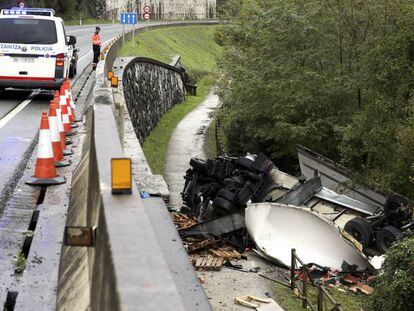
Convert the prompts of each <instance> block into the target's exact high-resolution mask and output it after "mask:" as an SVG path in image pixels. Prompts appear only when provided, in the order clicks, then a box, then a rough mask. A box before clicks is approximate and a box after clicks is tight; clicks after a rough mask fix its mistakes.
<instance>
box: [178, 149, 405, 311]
mask: <svg viewBox="0 0 414 311" xmlns="http://www.w3.org/2000/svg"><path fill="white" fill-rule="evenodd" d="M305 151H306V150H305ZM305 151H303V150H302V151H300V152H299V157H300V159H301V169H302V173H303V174H304V175H302V176H300V177H299V178H296V177H294V176H291V175H288V174H286V173H284V172H281V171H279V170H278V169H277V168H275V166H274V164H273V163H272V161H271V160H270V159H269V158H268V157H266V156H265V155H263V154H259V155H257V156H256V155H250V154H248V155H247V156H245V157H227V156H226V157H217V158H215V159H209V160H206V161H204V160H200V159H197V158H193V159H191V161H190V166H191V168H190V169H189V170H188V171H187V172H186V175H185V177H184V178H185V186H184V189H183V192H182V193H181V195H182V199H183V202H184V206H183V207H182V209H181V213H177V212H175V213H173V214H172V217H173V220H174V223H175V225H176V227H177V230H178V232H179V234H180V237H181V239H182V240H183V243H184V246H185V248H186V250H187V252H188V254H189V257H190V259H191V261H192V263H193V265H194V266H195V269H196V270H202V271H219V270H220V269H221V268H222V267H223V266H226V267H227V268H229V269H236V270H238V271H241V272H244V273H251V274H258V275H259V276H261V277H264V278H267V279H269V280H271V281H274V282H279V283H280V284H282V285H285V286H288V287H290V286H291V285H292V282H293V283H295V282H296V283H300V282H299V281H301V280H302V283H303V284H302V286H303V288H302V289H305V288H306V286H305V284H308V283H310V284H312V285H314V286H318V288H319V290H320V289H321V288H323V290H324V291H325V294H324V295H327V296H329V294H328V293H327V292H326V288H334V287H336V288H337V289H338V290H340V291H341V292H342V291H348V290H349V291H355V292H362V293H365V294H371V293H372V291H373V288H372V287H371V281H372V279H373V278H375V276H373V273H371V271H373V272H375V269H379V268H380V267H381V264H382V262H383V259H384V257H383V256H381V254H382V253H384V252H385V251H386V250H387V249H388V248H389V247H390V246H391V244H392V243H394V242H395V241H397V240H398V239H400V238H402V237H403V236H404V234H406V232H409V231H410V230H409V229H410V227H413V221H412V214H413V213H412V208H409V209H404V208H403V207H405V206H407V205H410V206H411V203H410V202H408V200H404V198H403V197H401V196H398V195H396V196H392V197H391V196H389V195H387V196H386V195H384V194H383V193H380V192H377V191H376V190H375V189H371V188H369V189H365V188H364V189H362V188H356V189H353V188H352V187H351V186H350V185H347V184H346V183H342V182H343V181H344V182H346V181H348V180H349V178H348V179H346V178H345V177H346V176H345V175H344V174H342V173H341V170H339V171H338V174H337V175H335V174H336V173H335V172H336V171H335V169H333V168H335V167H334V166H333V165H332V163H330V162H329V161H328V162H326V161H325V163H323V159H322V160H321V158H319V157H313V158H312V157H309V154H306V152H305ZM304 159H305V160H304ZM309 159H310V160H309ZM325 160H326V159H325ZM312 161H313V162H312ZM318 161H319V162H318ZM305 162H306V163H305ZM304 163H305V164H306V165H305V164H304ZM315 163H316V164H315ZM321 163H322V164H321ZM326 163H328V164H326ZM327 167H328V169H326V168H327ZM310 168H312V169H310ZM313 168H320V169H321V170H322V171H323V174H322V175H320V174H319V171H318V169H313ZM331 175H332V176H331ZM331 177H332V182H333V184H329V183H328V182H327V180H328V179H329V178H331ZM361 191H362V192H361ZM360 192H361V193H363V194H364V195H367V196H368V198H367V199H366V200H365V199H362V198H361V196H360ZM378 198H380V199H379V200H378ZM254 246H256V249H254V251H255V252H257V253H258V254H260V255H261V256H262V257H264V258H266V259H268V260H270V261H271V262H274V263H276V264H278V265H282V266H284V267H289V266H290V265H291V262H292V261H291V250H292V249H296V250H297V252H298V253H299V254H300V256H301V258H302V259H303V262H301V264H302V267H299V268H298V267H297V266H296V267H294V268H293V269H292V272H291V273H292V274H291V277H292V279H288V278H285V279H283V278H282V277H280V278H279V280H274V279H272V278H270V277H268V276H265V275H261V274H260V273H259V271H260V268H258V267H257V268H256V267H253V268H250V266H249V267H245V269H243V265H241V264H239V262H238V261H239V260H247V257H246V256H244V255H243V252H244V251H245V250H246V249H247V248H249V249H251V247H254ZM304 267H306V269H305V268H304ZM249 268H250V269H249ZM303 271H306V273H305V275H304V272H303ZM286 281H288V282H286ZM200 282H201V283H203V282H204V279H202V278H200ZM295 291H296V292H297V295H298V297H301V294H300V290H299V289H298V288H296V287H295ZM267 296H268V297H269V298H270V296H269V295H267ZM330 299H331V298H330ZM234 302H235V303H236V304H242V305H244V306H248V307H250V308H254V309H256V310H282V309H281V308H280V307H279V306H278V305H277V304H276V303H274V301H273V300H272V299H267V298H266V299H261V298H257V297H254V296H245V297H238V298H235V299H234ZM273 303H274V304H273Z"/></svg>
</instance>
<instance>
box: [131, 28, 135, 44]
mask: <svg viewBox="0 0 414 311" xmlns="http://www.w3.org/2000/svg"><path fill="white" fill-rule="evenodd" d="M132 47H135V25H134V24H132Z"/></svg>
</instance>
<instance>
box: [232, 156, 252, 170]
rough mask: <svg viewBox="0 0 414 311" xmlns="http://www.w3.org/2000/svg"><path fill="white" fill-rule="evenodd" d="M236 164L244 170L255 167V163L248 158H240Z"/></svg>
mask: <svg viewBox="0 0 414 311" xmlns="http://www.w3.org/2000/svg"><path fill="white" fill-rule="evenodd" d="M235 164H236V165H238V166H241V167H242V168H244V169H247V170H251V169H252V167H253V164H254V161H252V160H250V159H248V158H245V157H239V158H238V159H237V160H236V161H235Z"/></svg>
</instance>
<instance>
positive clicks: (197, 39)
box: [119, 26, 221, 174]
mask: <svg viewBox="0 0 414 311" xmlns="http://www.w3.org/2000/svg"><path fill="white" fill-rule="evenodd" d="M216 28H217V26H184V27H171V28H170V27H169V28H160V29H154V30H149V31H145V32H143V33H141V34H139V35H138V36H137V37H136V38H135V40H136V44H135V47H134V48H133V47H132V41H129V42H125V45H124V46H123V48H122V49H121V51H120V53H119V54H120V55H121V56H145V57H149V58H153V59H157V60H160V61H163V62H166V63H170V62H171V58H172V57H173V56H174V55H181V63H182V64H183V65H184V66H185V68H186V69H187V71H189V72H190V73H192V74H193V75H195V76H198V77H199V80H198V82H197V84H198V89H197V96H187V99H186V101H185V102H184V103H181V104H179V105H176V106H175V107H173V108H172V109H171V110H170V111H169V112H167V113H166V114H165V115H164V116H163V117H162V119H161V120H160V122H159V123H158V124H157V126H156V127H155V128H154V130H153V131H152V132H151V134H150V135H149V136H148V137H147V139H146V140H145V142H144V143H143V146H142V147H143V149H144V153H145V156H146V157H147V160H148V163H149V165H150V167H151V169H152V171H153V173H154V174H164V170H165V162H166V156H167V150H168V143H169V140H170V137H171V134H172V132H173V131H174V129H175V128H176V127H177V125H178V123H179V122H180V121H181V120H182V119H183V118H184V116H185V115H186V114H187V113H189V112H190V111H191V110H193V109H194V108H195V107H197V106H198V104H199V103H200V102H202V100H203V99H204V98H205V97H206V96H207V95H208V93H209V92H210V89H211V85H212V74H213V73H214V71H215V69H216V59H217V58H218V57H219V56H220V54H221V47H220V46H219V45H218V44H217V43H216V42H215V41H214V33H215V31H216Z"/></svg>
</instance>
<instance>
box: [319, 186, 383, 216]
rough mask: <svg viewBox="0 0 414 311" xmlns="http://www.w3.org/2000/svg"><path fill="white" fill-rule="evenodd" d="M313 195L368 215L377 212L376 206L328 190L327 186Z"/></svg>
mask: <svg viewBox="0 0 414 311" xmlns="http://www.w3.org/2000/svg"><path fill="white" fill-rule="evenodd" d="M315 197H317V198H320V199H323V200H326V201H328V202H332V203H335V204H338V205H341V206H344V207H346V208H349V209H352V210H354V211H358V212H361V213H364V214H368V215H370V216H372V215H375V213H377V212H378V208H377V207H376V206H372V205H370V204H367V203H364V202H361V201H357V200H355V199H353V198H351V197H348V196H346V195H343V194H338V193H336V192H335V191H332V190H329V189H327V188H322V189H321V190H320V191H318V192H317V193H315Z"/></svg>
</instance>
